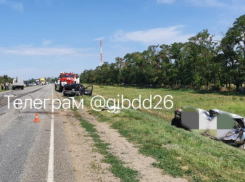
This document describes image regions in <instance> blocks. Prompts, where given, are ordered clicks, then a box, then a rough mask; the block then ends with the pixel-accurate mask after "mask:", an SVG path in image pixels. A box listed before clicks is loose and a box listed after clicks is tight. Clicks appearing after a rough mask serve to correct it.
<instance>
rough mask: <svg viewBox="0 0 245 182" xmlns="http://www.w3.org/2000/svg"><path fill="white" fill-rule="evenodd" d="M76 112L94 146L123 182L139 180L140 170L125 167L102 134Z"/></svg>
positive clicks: (136, 181)
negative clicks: (110, 150)
mask: <svg viewBox="0 0 245 182" xmlns="http://www.w3.org/2000/svg"><path fill="white" fill-rule="evenodd" d="M73 111H74V112H75V116H76V117H77V118H78V119H79V120H80V122H81V126H82V127H83V128H85V130H86V131H87V132H88V133H89V135H90V136H91V137H92V139H93V141H94V143H95V144H94V146H95V147H96V149H97V151H98V152H99V153H100V154H102V155H103V156H104V158H103V160H102V162H105V163H108V164H110V165H111V167H110V168H109V170H110V171H111V172H112V173H113V174H114V175H115V176H116V177H118V178H120V180H121V181H122V182H138V181H139V178H138V172H137V171H135V170H133V169H131V168H129V167H124V163H123V162H122V161H121V160H119V159H118V158H117V157H116V156H115V155H113V154H111V153H110V152H109V148H108V146H109V145H110V144H109V143H105V142H104V141H103V140H101V139H100V136H99V135H98V134H97V131H96V129H95V127H94V125H93V124H91V123H89V122H88V121H86V120H84V119H83V118H82V117H81V116H80V115H79V113H78V112H77V110H73Z"/></svg>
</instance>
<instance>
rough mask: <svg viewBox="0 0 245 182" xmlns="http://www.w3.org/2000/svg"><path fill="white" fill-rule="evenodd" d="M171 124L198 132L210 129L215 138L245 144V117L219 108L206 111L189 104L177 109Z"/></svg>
mask: <svg viewBox="0 0 245 182" xmlns="http://www.w3.org/2000/svg"><path fill="white" fill-rule="evenodd" d="M171 124H172V125H173V126H176V127H178V128H184V129H186V130H190V131H194V132H198V133H205V132H207V131H208V132H209V133H210V134H211V135H212V136H213V137H214V138H215V139H218V140H222V141H223V142H225V143H229V144H231V145H235V146H243V145H244V141H245V119H244V117H242V116H239V115H237V114H233V113H229V112H225V111H221V110H218V109H210V110H209V111H206V110H203V109H199V108H194V107H189V106H187V107H184V108H183V109H176V110H175V116H174V118H173V120H172V123H171ZM243 147H244V146H243Z"/></svg>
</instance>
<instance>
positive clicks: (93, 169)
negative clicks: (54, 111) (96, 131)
mask: <svg viewBox="0 0 245 182" xmlns="http://www.w3.org/2000/svg"><path fill="white" fill-rule="evenodd" d="M57 96H58V97H59V98H60V99H61V95H60V94H59V93H57ZM60 113H61V115H62V116H64V117H63V118H64V120H63V123H64V130H65V133H66V137H67V141H68V149H69V153H70V157H71V160H72V163H73V170H74V175H75V177H76V181H78V182H81V181H86V182H95V181H99V182H110V181H111V182H117V181H118V182H119V181H120V179H119V178H116V177H115V176H114V175H113V174H112V173H111V172H110V171H109V170H108V168H109V167H110V165H108V164H106V163H102V162H101V160H102V159H103V156H102V155H101V154H99V153H97V152H96V151H95V147H94V142H93V139H92V138H91V137H90V136H89V134H88V133H87V132H86V131H85V129H84V128H82V127H81V125H80V122H79V121H78V120H77V119H76V118H75V116H74V113H73V112H72V111H68V110H67V111H62V112H60Z"/></svg>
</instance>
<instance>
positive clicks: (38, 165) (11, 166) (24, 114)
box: [0, 85, 75, 182]
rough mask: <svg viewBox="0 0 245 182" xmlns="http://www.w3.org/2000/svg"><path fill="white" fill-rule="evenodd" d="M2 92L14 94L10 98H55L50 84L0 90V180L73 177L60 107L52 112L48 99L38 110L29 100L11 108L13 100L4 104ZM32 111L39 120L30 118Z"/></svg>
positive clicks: (38, 180)
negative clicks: (26, 103) (20, 106)
mask: <svg viewBox="0 0 245 182" xmlns="http://www.w3.org/2000/svg"><path fill="white" fill-rule="evenodd" d="M52 92H53V94H52ZM6 95H13V96H14V98H11V102H13V100H14V99H21V100H22V101H25V99H41V100H44V99H52V97H54V98H55V91H54V87H53V85H45V86H35V87H30V88H26V89H24V90H15V91H7V92H1V93H0V182H16V181H23V182H29V181H31V182H42V181H47V182H52V181H56V182H66V181H67V182H72V181H75V178H74V174H73V167H72V163H71V160H70V156H69V151H68V149H67V141H66V136H65V133H64V130H63V121H62V120H63V119H62V117H61V116H60V115H59V113H60V112H62V111H56V112H55V113H52V111H51V102H49V103H47V106H46V109H44V108H42V109H39V110H37V109H35V108H34V107H32V108H30V104H29V103H28V104H29V105H27V106H29V107H27V108H26V109H20V110H18V109H15V108H14V107H13V103H11V104H10V108H8V101H7V98H6V97H4V96H6ZM23 105H24V102H23ZM35 113H38V114H39V119H40V122H39V123H34V122H33V121H34V118H35ZM52 123H53V127H52ZM52 134H53V135H52Z"/></svg>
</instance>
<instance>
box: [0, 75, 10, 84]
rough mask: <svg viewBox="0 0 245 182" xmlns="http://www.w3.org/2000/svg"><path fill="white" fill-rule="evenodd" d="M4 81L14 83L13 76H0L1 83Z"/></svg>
mask: <svg viewBox="0 0 245 182" xmlns="http://www.w3.org/2000/svg"><path fill="white" fill-rule="evenodd" d="M3 83H13V78H10V77H9V76H8V75H3V76H0V84H3Z"/></svg>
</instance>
